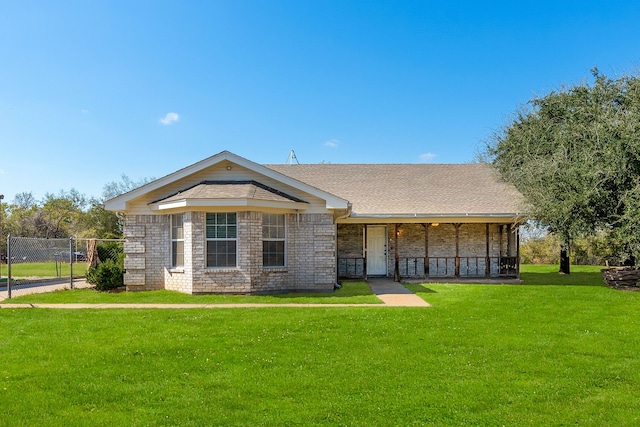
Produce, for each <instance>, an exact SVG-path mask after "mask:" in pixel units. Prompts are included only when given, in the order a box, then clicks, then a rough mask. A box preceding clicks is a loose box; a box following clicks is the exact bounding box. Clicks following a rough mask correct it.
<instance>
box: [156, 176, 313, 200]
mask: <svg viewBox="0 0 640 427" xmlns="http://www.w3.org/2000/svg"><path fill="white" fill-rule="evenodd" d="M184 199H254V200H267V201H275V202H282V201H284V202H290V201H293V202H302V200H300V199H297V198H295V197H293V196H290V195H288V194H285V193H283V192H281V191H278V190H275V189H273V188H271V187H268V186H266V185H264V184H261V183H259V182H256V181H204V182H201V183H199V184H197V185H194V186H193V187H189V188H186V189H184V190H182V191H180V192H178V193H176V194H174V195H172V196H169V197H165V198H164V199H161V200H156V201H155V202H152V203H157V202H172V201H177V200H184Z"/></svg>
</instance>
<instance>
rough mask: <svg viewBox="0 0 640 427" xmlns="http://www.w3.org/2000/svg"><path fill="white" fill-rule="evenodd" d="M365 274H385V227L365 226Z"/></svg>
mask: <svg viewBox="0 0 640 427" xmlns="http://www.w3.org/2000/svg"><path fill="white" fill-rule="evenodd" d="M367 274H368V275H369V274H370V275H384V276H386V275H387V227H385V226H384V225H369V226H367Z"/></svg>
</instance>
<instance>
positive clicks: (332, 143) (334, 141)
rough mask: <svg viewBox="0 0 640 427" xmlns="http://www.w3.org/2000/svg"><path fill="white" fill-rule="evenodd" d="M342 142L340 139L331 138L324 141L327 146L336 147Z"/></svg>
mask: <svg viewBox="0 0 640 427" xmlns="http://www.w3.org/2000/svg"><path fill="white" fill-rule="evenodd" d="M339 144H340V141H338V140H337V139H330V140H328V141H327V142H325V143H324V146H325V147H331V148H335V147H337V146H338V145H339Z"/></svg>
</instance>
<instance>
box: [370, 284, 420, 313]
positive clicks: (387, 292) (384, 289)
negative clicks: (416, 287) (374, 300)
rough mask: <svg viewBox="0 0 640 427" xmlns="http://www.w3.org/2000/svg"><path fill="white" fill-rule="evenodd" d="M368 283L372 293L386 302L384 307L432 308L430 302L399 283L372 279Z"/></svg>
mask: <svg viewBox="0 0 640 427" xmlns="http://www.w3.org/2000/svg"><path fill="white" fill-rule="evenodd" d="M368 283H369V287H370V288H371V291H372V292H373V293H374V294H376V296H377V297H378V298H379V299H380V300H382V302H384V305H387V306H392V307H431V305H430V304H429V303H428V302H426V301H425V300H423V299H422V298H420V297H419V296H417V295H416V294H414V293H413V292H411V291H410V290H409V289H407V288H405V287H404V286H402V285H401V284H400V283H398V282H393V281H391V280H388V279H370V280H369V281H368Z"/></svg>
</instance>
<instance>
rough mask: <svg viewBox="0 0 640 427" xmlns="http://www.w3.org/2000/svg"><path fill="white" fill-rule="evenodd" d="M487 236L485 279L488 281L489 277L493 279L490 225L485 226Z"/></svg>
mask: <svg viewBox="0 0 640 427" xmlns="http://www.w3.org/2000/svg"><path fill="white" fill-rule="evenodd" d="M485 236H486V243H487V252H486V258H485V260H484V277H486V278H487V279H488V278H489V277H491V253H490V246H491V244H490V239H489V223H487V224H486V225H485Z"/></svg>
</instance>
